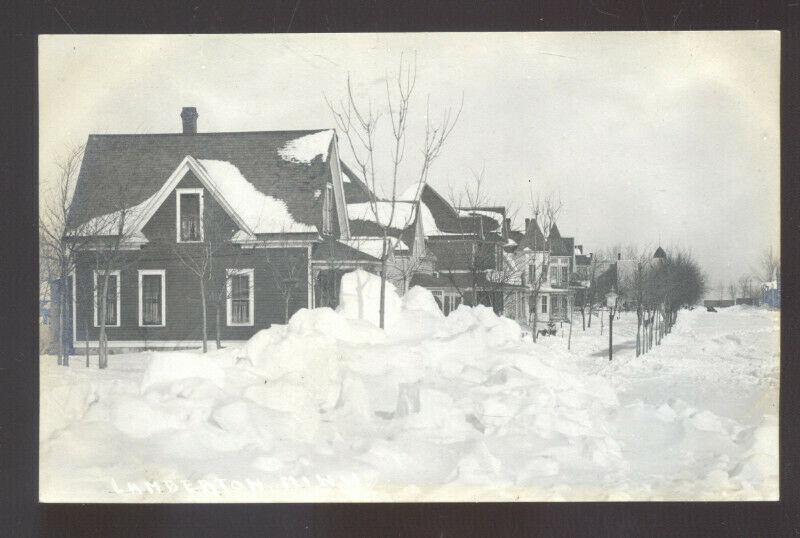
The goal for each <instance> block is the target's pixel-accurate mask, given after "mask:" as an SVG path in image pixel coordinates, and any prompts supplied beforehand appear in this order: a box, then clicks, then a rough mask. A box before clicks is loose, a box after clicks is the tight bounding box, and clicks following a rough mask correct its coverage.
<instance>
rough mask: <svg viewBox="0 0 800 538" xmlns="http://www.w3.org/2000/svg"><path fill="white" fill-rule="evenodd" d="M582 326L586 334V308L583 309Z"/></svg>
mask: <svg viewBox="0 0 800 538" xmlns="http://www.w3.org/2000/svg"><path fill="white" fill-rule="evenodd" d="M581 326H582V327H583V331H584V332H586V307H583V308H581Z"/></svg>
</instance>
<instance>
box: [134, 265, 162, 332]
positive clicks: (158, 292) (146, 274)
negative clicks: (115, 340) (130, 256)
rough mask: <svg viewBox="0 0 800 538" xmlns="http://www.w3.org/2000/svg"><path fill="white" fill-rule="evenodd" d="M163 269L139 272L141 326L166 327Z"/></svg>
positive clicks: (141, 270)
mask: <svg viewBox="0 0 800 538" xmlns="http://www.w3.org/2000/svg"><path fill="white" fill-rule="evenodd" d="M165 275H166V272H165V271H164V270H163V269H140V270H139V326H140V327H164V326H166V313H165V310H166V297H165V295H166V290H165V285H164V281H165Z"/></svg>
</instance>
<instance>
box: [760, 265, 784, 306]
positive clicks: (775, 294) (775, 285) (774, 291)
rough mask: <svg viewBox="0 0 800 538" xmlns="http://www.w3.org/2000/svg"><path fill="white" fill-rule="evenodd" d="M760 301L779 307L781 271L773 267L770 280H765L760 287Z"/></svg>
mask: <svg viewBox="0 0 800 538" xmlns="http://www.w3.org/2000/svg"><path fill="white" fill-rule="evenodd" d="M761 302H762V303H763V304H765V305H767V306H769V307H770V308H780V307H781V272H780V269H779V268H775V271H774V272H773V273H772V280H771V281H769V282H765V283H764V284H763V286H762V287H761Z"/></svg>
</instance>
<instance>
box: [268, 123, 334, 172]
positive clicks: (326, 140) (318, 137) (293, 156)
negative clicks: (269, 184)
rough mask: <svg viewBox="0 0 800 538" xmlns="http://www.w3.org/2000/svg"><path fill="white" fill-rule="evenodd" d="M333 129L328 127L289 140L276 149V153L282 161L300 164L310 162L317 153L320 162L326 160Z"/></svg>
mask: <svg viewBox="0 0 800 538" xmlns="http://www.w3.org/2000/svg"><path fill="white" fill-rule="evenodd" d="M332 138H333V130H332V129H328V130H325V131H319V132H318V133H312V134H310V135H305V136H301V137H300V138H295V139H293V140H289V141H288V142H287V143H286V144H284V146H283V147H282V148H280V149H279V150H278V155H280V156H281V158H282V159H283V160H284V161H289V162H293V163H300V164H310V163H311V161H313V160H314V159H315V158H316V157H317V156H318V155H321V156H322V162H325V161H327V160H328V149H329V148H330V146H331V140H332Z"/></svg>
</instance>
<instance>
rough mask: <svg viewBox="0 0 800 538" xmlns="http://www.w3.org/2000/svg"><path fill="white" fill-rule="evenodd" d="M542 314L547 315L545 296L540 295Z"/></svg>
mask: <svg viewBox="0 0 800 538" xmlns="http://www.w3.org/2000/svg"><path fill="white" fill-rule="evenodd" d="M542 314H547V295H542Z"/></svg>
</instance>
